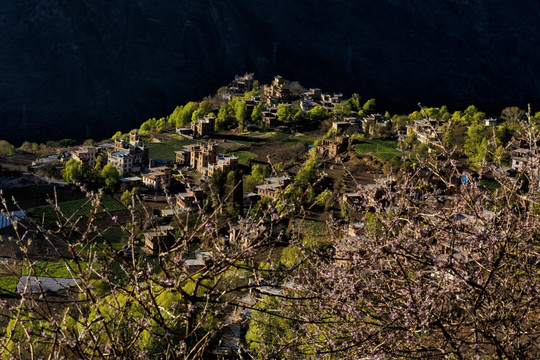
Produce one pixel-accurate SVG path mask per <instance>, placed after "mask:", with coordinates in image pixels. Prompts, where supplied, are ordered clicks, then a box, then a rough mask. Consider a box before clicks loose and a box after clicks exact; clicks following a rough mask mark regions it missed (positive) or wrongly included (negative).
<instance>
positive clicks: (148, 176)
mask: <svg viewBox="0 0 540 360" xmlns="http://www.w3.org/2000/svg"><path fill="white" fill-rule="evenodd" d="M171 177H172V176H171V168H170V167H168V166H161V167H156V168H150V169H149V170H148V172H147V173H144V174H141V178H142V183H143V185H144V186H146V187H148V188H151V189H154V190H159V189H163V188H169V187H170V186H171Z"/></svg>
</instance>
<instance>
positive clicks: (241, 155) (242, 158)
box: [233, 150, 258, 165]
mask: <svg viewBox="0 0 540 360" xmlns="http://www.w3.org/2000/svg"><path fill="white" fill-rule="evenodd" d="M233 154H234V155H236V156H238V163H239V164H242V165H246V164H247V163H249V160H251V159H255V158H257V157H258V155H257V154H255V153H252V152H251V151H247V150H241V151H237V152H234V153H233Z"/></svg>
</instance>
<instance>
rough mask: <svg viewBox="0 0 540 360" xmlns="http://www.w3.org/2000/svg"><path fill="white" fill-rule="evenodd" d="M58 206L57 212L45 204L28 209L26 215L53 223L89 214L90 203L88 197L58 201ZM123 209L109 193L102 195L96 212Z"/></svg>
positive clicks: (38, 220) (36, 219)
mask: <svg viewBox="0 0 540 360" xmlns="http://www.w3.org/2000/svg"><path fill="white" fill-rule="evenodd" d="M58 207H59V210H60V211H59V213H57V212H56V211H55V209H54V208H53V207H52V206H45V207H39V208H34V209H30V210H29V211H28V212H27V216H29V217H31V218H33V219H34V220H35V221H37V222H39V223H41V222H42V221H43V222H44V223H45V224H54V223H55V222H56V221H58V220H62V221H65V220H67V219H72V220H75V219H77V218H78V217H79V216H90V211H91V209H92V203H91V200H90V199H87V198H84V199H80V200H73V201H67V202H63V203H60V204H58ZM124 209H125V207H124V205H122V204H121V203H120V202H118V201H117V200H116V199H115V198H113V197H112V196H110V195H104V196H103V200H102V202H101V206H100V207H99V210H98V213H103V212H112V211H121V210H124Z"/></svg>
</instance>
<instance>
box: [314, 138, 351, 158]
mask: <svg viewBox="0 0 540 360" xmlns="http://www.w3.org/2000/svg"><path fill="white" fill-rule="evenodd" d="M348 147H349V136H347V135H346V136H338V137H336V138H334V139H323V140H322V143H321V145H319V146H317V153H318V154H319V155H320V156H322V157H326V158H329V159H333V158H335V157H336V156H337V155H339V154H341V153H342V152H345V151H347V148H348Z"/></svg>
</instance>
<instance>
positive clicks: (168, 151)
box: [148, 139, 197, 161]
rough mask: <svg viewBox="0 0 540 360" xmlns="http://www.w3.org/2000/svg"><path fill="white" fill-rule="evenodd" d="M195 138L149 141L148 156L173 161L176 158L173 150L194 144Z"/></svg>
mask: <svg viewBox="0 0 540 360" xmlns="http://www.w3.org/2000/svg"><path fill="white" fill-rule="evenodd" d="M196 142H197V140H191V139H184V140H177V141H167V142H161V143H150V144H148V147H149V148H150V158H152V159H160V160H165V161H174V160H175V158H176V154H175V153H174V152H175V151H178V150H182V149H183V148H184V146H185V145H189V144H194V143H196Z"/></svg>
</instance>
